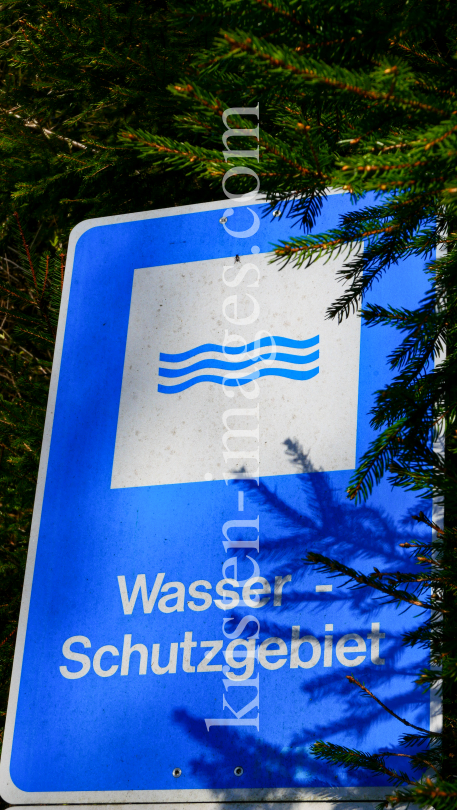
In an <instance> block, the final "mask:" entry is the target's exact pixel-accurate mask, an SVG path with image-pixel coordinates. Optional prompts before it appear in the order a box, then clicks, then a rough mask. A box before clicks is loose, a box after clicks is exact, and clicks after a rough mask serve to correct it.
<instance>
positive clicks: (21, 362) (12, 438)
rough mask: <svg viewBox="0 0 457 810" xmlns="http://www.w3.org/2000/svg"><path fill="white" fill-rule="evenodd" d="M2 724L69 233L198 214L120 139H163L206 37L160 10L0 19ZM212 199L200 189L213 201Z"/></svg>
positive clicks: (138, 5)
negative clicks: (167, 213)
mask: <svg viewBox="0 0 457 810" xmlns="http://www.w3.org/2000/svg"><path fill="white" fill-rule="evenodd" d="M0 25H1V29H2V33H1V40H2V41H1V42H0V71H1V85H0V176H1V185H0V208H1V217H0V377H1V393H0V592H1V593H0V716H1V718H2V719H3V718H4V715H5V712H6V701H7V697H8V688H9V678H10V673H11V665H12V658H13V651H14V643H15V632H16V626H17V619H18V612H19V604H20V598H21V589H22V580H23V575H24V566H25V559H26V552H27V543H28V536H29V532H30V520H31V515H32V507H33V499H34V494H35V486H36V478H37V471H38V462H39V456H40V449H41V441H42V435H43V426H44V417H45V411H46V400H47V394H48V386H49V379H50V370H51V363H52V354H53V347H54V338H55V331H56V324H57V316H58V308H59V301H60V292H61V286H62V278H63V268H64V262H65V245H66V242H67V239H68V234H69V232H70V230H71V228H73V227H74V225H76V224H77V223H78V222H79V221H81V220H83V219H87V218H90V217H99V216H104V215H111V214H114V213H116V214H119V213H126V212H132V211H141V210H144V209H148V208H161V207H168V206H172V205H174V204H177V203H179V204H183V203H184V204H185V203H191V202H198V201H199V200H201V199H202V198H203V196H204V192H203V191H202V190H201V188H200V186H199V183H198V182H193V181H192V180H189V179H188V178H184V177H181V176H180V175H175V176H173V175H166V177H165V178H164V177H163V174H162V172H161V169H160V167H154V166H151V165H147V164H145V162H144V161H142V160H141V159H140V158H139V157H138V155H137V154H136V153H135V152H134V151H133V150H131V149H130V148H129V147H126V146H125V144H123V143H122V142H121V141H120V140H119V139H118V133H119V131H120V129H121V128H125V127H126V126H127V125H132V124H135V123H140V122H141V123H142V124H143V125H146V126H147V127H148V128H149V130H150V131H152V132H156V131H159V132H161V133H163V134H165V135H167V134H169V133H170V132H171V131H172V130H171V126H172V117H173V114H174V109H175V106H176V105H175V101H174V99H173V98H172V97H171V96H170V94H169V93H168V91H167V89H166V88H167V85H168V84H169V82H170V81H173V80H176V76H177V75H178V74H179V73H181V72H182V71H185V70H186V63H187V61H188V60H189V55H190V53H191V51H192V49H193V48H194V47H195V41H198V43H199V44H200V46H201V45H202V44H203V39H202V38H201V36H200V34H199V32H196V34H195V35H193V36H194V41H192V34H188V33H187V32H186V33H182V32H181V33H180V32H179V30H176V29H175V28H173V29H172V28H171V26H170V24H169V22H168V12H167V7H166V3H165V2H158V1H157V0H156V2H154V0H150V2H148V3H144V2H119V0H114V2H103V0H100V1H97V2H92V0H74V2H71V3H70V2H59V0H49V2H46V1H45V2H39V0H29V1H28V2H25V0H11V1H10V2H8V0H7V2H5V3H3V4H2V6H1V8H0ZM207 198H208V192H207V191H206V196H205V199H207Z"/></svg>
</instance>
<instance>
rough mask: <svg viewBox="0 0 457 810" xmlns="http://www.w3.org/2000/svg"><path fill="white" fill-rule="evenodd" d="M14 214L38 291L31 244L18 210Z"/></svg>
mask: <svg viewBox="0 0 457 810" xmlns="http://www.w3.org/2000/svg"><path fill="white" fill-rule="evenodd" d="M14 216H15V217H16V220H17V224H18V227H19V232H20V234H21V236H22V242H23V245H24V248H25V252H26V254H27V259H28V262H29V265H30V269H31V271H32V276H33V283H34V284H35V289H36V291H37V292H38V287H37V282H36V276H35V268H34V266H33V262H32V257H31V255H30V250H29V246H28V244H27V242H26V239H25V236H24V232H23V230H22V227H21V221H20V219H19V214H18V213H17V211H15V212H14Z"/></svg>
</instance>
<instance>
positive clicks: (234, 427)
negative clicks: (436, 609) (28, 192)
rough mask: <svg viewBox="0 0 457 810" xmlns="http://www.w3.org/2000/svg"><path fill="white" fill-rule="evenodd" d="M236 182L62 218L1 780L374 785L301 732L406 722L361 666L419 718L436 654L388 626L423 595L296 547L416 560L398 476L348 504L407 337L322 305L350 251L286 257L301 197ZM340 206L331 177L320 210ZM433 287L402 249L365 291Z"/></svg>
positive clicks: (410, 295)
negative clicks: (360, 577)
mask: <svg viewBox="0 0 457 810" xmlns="http://www.w3.org/2000/svg"><path fill="white" fill-rule="evenodd" d="M231 204H232V206H233V207H232V208H230V209H227V201H223V202H215V203H208V204H204V205H197V206H190V207H184V208H172V209H167V210H162V211H149V212H143V213H139V214H129V215H125V216H119V217H109V218H105V219H98V220H90V221H87V222H83V223H81V224H80V225H78V226H77V227H76V228H75V229H74V231H73V232H72V235H71V239H70V246H69V254H68V265H67V271H66V275H65V286H64V293H63V299H62V306H61V313H60V321H59V331H58V339H57V345H56V352H55V359H54V367H53V375H52V383H51V391H50V396H49V405H48V413H47V420H46V428H45V436H44V443H43V450H42V458H41V467H40V473H39V482H38V488H37V497H36V505H35V512H34V519H33V529H32V537H31V544H30V552H29V559H28V564H27V572H26V578H25V587H24V597H23V605H22V613H21V620H20V628H19V634H18V642H17V649H16V656H15V663H14V673H13V680H12V686H11V695H10V703H9V708H8V716H7V729H6V737H5V743H4V749H3V759H2V781H1V784H2V788H1V790H2V795H3V797H4V798H5V799H6V801H8V802H10V803H15V804H20V803H23V804H28V805H30V804H34V803H36V804H46V803H48V804H59V803H60V804H62V803H73V804H75V803H81V804H84V803H91V802H92V803H97V802H98V803H100V802H101V803H103V802H104V803H115V802H119V803H122V802H123V803H127V802H130V803H132V802H133V803H141V802H144V803H164V802H178V801H179V802H180V803H182V802H186V801H189V802H194V803H195V802H215V801H218V802H219V801H261V800H273V801H274V800H279V799H281V800H283V801H293V800H297V801H298V800H303V801H307V800H308V801H311V800H313V799H314V800H316V799H319V800H321V801H324V800H328V801H337V800H343V801H344V800H346V801H349V800H351V801H352V800H357V801H358V800H375V799H377V798H378V797H381V796H383V795H384V794H385V790H386V785H387V784H388V782H387V779H385V778H384V777H383V776H369V775H367V773H365V772H359V771H355V772H348V771H346V770H343V769H341V768H339V767H336V766H331V765H330V764H326V763H322V762H321V761H318V760H316V759H315V758H313V757H312V755H311V754H310V746H311V745H312V743H313V742H314V741H315V740H318V739H324V740H327V741H330V742H334V743H337V744H340V745H345V746H349V747H350V746H357V747H358V748H361V749H362V750H365V751H368V752H374V751H377V750H378V749H379V748H384V749H386V748H389V747H391V746H394V745H396V741H397V739H398V736H399V724H398V721H397V720H396V719H395V717H393V716H390V715H388V714H387V713H382V712H381V711H380V710H379V708H378V707H377V706H376V705H375V704H374V702H370V703H368V702H366V701H361V700H360V698H359V697H358V694H356V692H355V691H354V689H353V687H352V686H351V684H350V683H349V682H348V680H347V678H346V677H345V676H346V675H351V674H352V675H354V677H357V679H358V680H360V681H362V682H364V683H365V684H367V686H368V687H369V688H370V689H371V690H372V691H373V692H374V693H375V694H376V695H377V696H378V697H379V698H380V699H381V700H383V701H385V702H386V703H387V704H388V705H389V706H390V707H391V708H392V709H393V710H394V711H397V712H398V713H400V714H401V715H402V716H404V717H406V718H407V719H408V721H409V722H411V723H414V724H415V725H418V726H421V727H424V728H429V727H430V722H431V719H430V718H431V706H430V697H429V695H427V694H423V693H422V692H421V691H420V690H419V689H417V688H416V686H415V684H414V682H413V679H414V673H415V672H416V671H417V669H418V668H419V667H420V666H422V665H424V663H426V662H425V660H424V655H425V653H424V651H423V650H420V649H414V650H411V649H409V648H406V649H405V648H403V647H402V645H401V635H402V633H404V632H405V631H406V630H407V629H413V628H414V627H415V626H417V622H418V621H420V620H422V618H419V617H418V616H417V615H415V613H414V611H407V612H406V613H401V612H398V611H397V610H396V608H395V607H394V606H393V605H389V604H386V603H385V602H384V601H382V600H381V601H380V600H379V599H377V598H376V597H375V596H374V595H373V593H372V592H371V591H369V590H352V589H350V588H349V587H348V586H345V585H344V584H341V580H335V579H329V578H327V577H326V576H325V575H323V574H319V573H318V572H317V571H316V570H315V569H314V568H312V567H310V566H305V565H304V564H303V562H302V559H303V557H304V556H305V554H306V551H308V550H317V551H320V552H321V553H323V554H327V555H329V556H332V557H336V558H338V559H342V560H344V561H345V563H347V564H348V565H350V566H353V567H357V568H359V569H361V570H364V571H367V572H368V571H371V570H372V568H373V565H377V566H379V567H380V568H382V567H385V566H386V565H389V567H391V568H392V567H393V568H394V569H395V568H403V569H405V570H406V569H407V566H408V565H409V558H407V557H406V556H405V552H404V551H403V549H401V548H400V547H399V543H400V542H405V539H406V540H407V539H408V538H409V537H412V536H413V532H414V536H415V537H416V536H417V532H418V527H417V525H416V526H414V528H413V525H412V521H411V519H410V515H411V508H412V505H413V503H414V499H413V497H412V496H410V495H408V494H405V493H404V492H401V493H399V492H396V491H392V490H391V488H390V486H389V485H388V484H387V483H386V482H384V483H382V484H381V485H380V486H379V487H378V488H377V489H376V490H375V492H374V493H373V495H372V496H371V497H370V499H369V501H368V502H367V503H365V504H362V505H358V506H356V505H354V504H353V503H350V502H349V501H348V500H347V498H346V494H345V490H346V487H347V485H348V482H349V479H350V477H351V474H352V472H353V470H354V469H355V466H356V464H357V459H358V458H360V456H361V454H362V453H363V452H364V451H365V450H366V448H367V446H368V444H369V442H370V441H371V440H372V438H373V433H372V431H371V428H370V424H369V415H368V414H369V411H370V408H371V405H372V401H373V393H374V392H375V391H376V390H378V389H379V388H382V387H383V386H384V385H385V384H386V382H387V381H388V380H389V371H388V367H387V356H388V354H389V353H390V351H392V349H393V348H394V347H395V345H396V343H395V341H396V340H397V339H398V336H396V335H395V333H394V332H393V330H389V329H385V328H382V327H375V328H372V329H366V328H365V326H364V325H363V324H361V319H360V318H359V317H358V315H357V314H352V315H350V316H349V317H348V318H347V319H346V320H345V321H344V322H343V323H342V324H340V325H338V324H337V322H336V321H332V320H328V319H327V317H326V311H327V309H328V307H329V306H330V304H331V303H332V302H333V301H334V300H335V299H336V298H337V297H339V295H340V294H341V289H342V288H341V285H340V284H339V283H338V282H337V275H336V274H337V271H338V269H339V268H340V267H341V264H342V261H343V260H342V258H341V257H340V258H338V259H332V260H330V261H326V262H324V261H317V262H316V263H315V264H313V265H312V266H311V267H309V268H307V269H298V268H296V267H293V266H292V265H288V266H287V267H286V268H285V269H284V270H282V271H281V272H279V271H278V266H277V265H275V264H271V263H270V258H271V253H270V251H271V247H272V245H273V244H275V243H278V242H279V241H281V240H286V239H288V238H290V236H291V235H293V234H294V233H295V231H292V224H293V220H292V219H291V218H289V217H288V216H287V215H286V214H283V215H282V216H273V215H272V214H271V212H270V213H269V212H268V208H267V206H266V203H265V201H264V200H263V199H261V198H256V199H254V201H251V202H250V203H249V204H246V203H245V204H241V202H233V203H231ZM350 205H351V202H350V199H349V197H348V196H347V195H344V194H339V193H332V194H330V195H329V197H328V199H327V201H326V203H325V205H324V208H323V210H322V213H321V215H320V217H319V220H318V221H317V222H316V226H315V232H316V233H318V232H320V231H322V230H324V229H325V230H326V229H328V228H331V227H334V226H336V225H337V222H338V218H339V217H340V216H341V215H342V214H343V213H344V212H345V211H347V210H348V209H349V207H350ZM253 222H254V224H255V225H256V227H255V228H254V226H253ZM240 233H244V234H247V237H245V238H244V241H242V240H241V239H240V237H239V234H240ZM240 245H241V246H242V247H241V248H240ZM424 291H425V277H423V275H422V274H421V272H420V270H419V267H418V265H417V264H416V263H415V259H414V258H411V259H409V260H407V261H404V262H403V263H402V264H401V265H398V267H397V268H396V271H395V273H392V274H391V275H390V276H386V277H384V278H383V279H382V280H381V281H380V282H379V283H378V285H377V286H376V287H375V288H374V289H373V291H372V293H371V295H372V297H373V300H376V301H378V302H380V303H388V304H392V305H395V306H397V307H399V306H408V307H412V306H414V305H415V303H416V302H417V301H418V300H419V299H420V298H421V297H422V296H423V294H424ZM424 531H425V529H424ZM392 750H395V749H394V748H392ZM405 767H407V766H405Z"/></svg>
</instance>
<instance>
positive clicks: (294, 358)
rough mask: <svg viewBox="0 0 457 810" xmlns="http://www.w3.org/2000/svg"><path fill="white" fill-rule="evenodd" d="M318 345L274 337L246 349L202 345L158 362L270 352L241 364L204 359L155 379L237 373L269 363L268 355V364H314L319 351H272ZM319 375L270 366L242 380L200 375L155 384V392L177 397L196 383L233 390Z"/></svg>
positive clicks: (314, 341)
mask: <svg viewBox="0 0 457 810" xmlns="http://www.w3.org/2000/svg"><path fill="white" fill-rule="evenodd" d="M318 343H319V335H316V336H315V337H312V338H310V339H308V340H292V339H291V338H284V337H281V336H277V335H275V336H274V337H266V338H262V339H261V340H258V341H253V342H252V343H248V344H247V346H236V347H234V346H220V345H218V344H217V343H204V344H202V345H201V346H197V347H196V348H195V349H190V350H189V351H187V352H180V353H179V354H166V353H164V352H161V354H160V360H162V362H165V363H167V362H168V363H179V362H182V361H183V360H189V359H190V358H192V357H195V356H196V355H198V354H203V353H207V352H219V353H220V354H222V355H224V356H227V355H239V354H242V353H245V352H249V351H252V350H253V349H259V348H264V347H268V348H269V349H270V351H269V352H265V353H263V354H258V355H257V356H256V357H252V358H248V359H247V360H242V361H240V362H237V361H236V360H235V359H234V360H227V359H226V360H214V359H212V358H206V359H204V360H200V361H198V362H197V363H192V364H191V365H189V366H184V367H181V368H177V369H173V368H171V369H170V368H163V367H160V368H159V377H167V378H176V377H184V376H186V375H188V374H191V373H193V372H194V371H201V370H203V369H221V370H224V371H241V370H242V369H245V368H249V367H252V366H254V365H256V364H257V363H260V362H261V361H262V360H265V361H268V360H270V359H271V355H272V354H273V353H274V357H273V359H272V362H274V363H275V364H276V363H281V362H283V363H293V364H294V365H298V366H302V365H305V364H309V363H314V362H315V361H316V360H318V359H319V351H318V350H317V351H314V352H311V353H310V354H306V355H300V354H290V353H289V352H276V347H277V346H280V347H285V348H290V349H308V348H311V347H312V346H316V345H317V344H318ZM318 373H319V367H318V366H317V367H315V368H312V369H307V370H298V369H297V370H295V369H290V368H283V367H281V366H278V365H274V366H272V367H270V368H261V369H255V370H253V371H251V373H250V374H248V375H246V376H243V377H219V376H217V375H214V374H201V375H199V376H197V377H192V378H191V379H190V380H185V381H183V382H181V383H178V384H177V385H162V384H160V383H159V385H158V387H157V390H158V391H159V393H161V394H178V393H179V392H180V391H185V390H186V389H187V388H191V387H192V386H194V385H197V384H198V383H203V382H212V383H216V384H218V385H227V386H228V387H230V388H233V387H235V386H238V385H246V383H248V382H251V381H252V380H255V379H259V378H260V377H286V378H288V379H290V380H309V379H311V378H312V377H315V376H316V374H318Z"/></svg>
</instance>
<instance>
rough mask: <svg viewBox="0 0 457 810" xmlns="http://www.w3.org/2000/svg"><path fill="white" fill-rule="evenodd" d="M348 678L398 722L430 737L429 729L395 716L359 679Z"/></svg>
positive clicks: (348, 676)
mask: <svg viewBox="0 0 457 810" xmlns="http://www.w3.org/2000/svg"><path fill="white" fill-rule="evenodd" d="M346 678H347V679H348V681H349V682H350V683H355V685H356V686H358V687H359V688H360V689H361V690H362V692H364V693H365V694H366V695H368V697H371V698H372V699H373V700H375V701H376V703H379V705H380V706H381V707H382V708H383V709H384V711H386V712H388V714H390V715H392V717H395V718H396V720H399V721H400V723H403V724H404V725H405V726H409V727H410V728H415V729H416V731H422V732H423V733H424V734H426V735H427V736H430V732H429V731H427V729H425V728H422V727H421V726H415V725H414V723H410V722H409V721H408V720H405V719H404V718H403V717H400V715H398V714H395V712H394V711H392V709H389V707H388V706H386V704H385V703H383V702H382V700H379V698H377V697H376V696H375V695H374V694H373V692H370V690H369V689H367V687H366V686H364V685H363V684H362V683H360V681H358V680H357V678H354V676H353V675H346Z"/></svg>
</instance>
